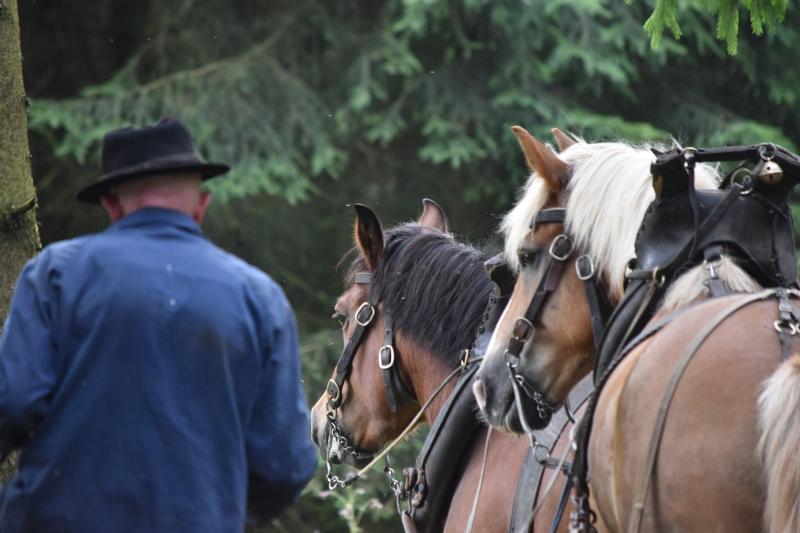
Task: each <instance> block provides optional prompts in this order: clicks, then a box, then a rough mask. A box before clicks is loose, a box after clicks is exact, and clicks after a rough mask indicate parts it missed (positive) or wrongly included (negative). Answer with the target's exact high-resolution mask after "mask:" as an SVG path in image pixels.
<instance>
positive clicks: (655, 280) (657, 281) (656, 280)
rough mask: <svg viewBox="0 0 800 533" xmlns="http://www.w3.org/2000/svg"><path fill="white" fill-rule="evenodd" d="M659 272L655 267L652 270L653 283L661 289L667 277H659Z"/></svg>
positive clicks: (662, 275)
mask: <svg viewBox="0 0 800 533" xmlns="http://www.w3.org/2000/svg"><path fill="white" fill-rule="evenodd" d="M660 270H661V269H660V268H658V267H655V268H654V269H653V283H655V284H656V285H658V286H659V287H663V286H664V283H666V282H667V276H665V275H664V274H661V276H659V271H660Z"/></svg>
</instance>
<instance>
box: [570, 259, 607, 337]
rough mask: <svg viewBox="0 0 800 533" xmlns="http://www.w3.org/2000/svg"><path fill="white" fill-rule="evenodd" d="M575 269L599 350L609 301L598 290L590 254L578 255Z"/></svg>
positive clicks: (602, 292)
mask: <svg viewBox="0 0 800 533" xmlns="http://www.w3.org/2000/svg"><path fill="white" fill-rule="evenodd" d="M575 270H576V271H577V273H578V278H579V279H580V280H581V281H582V282H583V288H584V291H585V292H586V300H587V302H588V303H589V314H590V317H591V321H592V337H593V338H594V347H595V348H596V349H597V350H599V349H600V343H601V341H602V339H603V333H604V332H605V327H606V320H607V319H608V316H609V315H610V313H611V309H612V307H611V303H610V302H609V301H608V297H607V296H606V292H605V291H603V290H598V286H597V272H596V270H595V266H594V261H592V258H591V256H589V255H585V254H584V255H582V256H580V257H578V259H577V260H576V261H575Z"/></svg>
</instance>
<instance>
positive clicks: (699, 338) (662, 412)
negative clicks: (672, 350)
mask: <svg viewBox="0 0 800 533" xmlns="http://www.w3.org/2000/svg"><path fill="white" fill-rule="evenodd" d="M775 294H776V291H775V290H773V289H769V290H766V291H762V292H759V293H756V294H753V295H751V296H749V297H747V298H745V299H743V300H738V301H736V302H734V303H733V304H732V305H729V306H728V307H726V308H725V309H723V310H722V311H721V312H720V313H718V314H717V316H716V317H714V319H713V320H711V321H710V322H708V323H707V324H706V326H705V327H704V328H703V329H702V330H700V332H699V333H698V334H697V335H695V336H694V338H693V339H692V342H691V343H689V345H688V346H687V347H686V349H685V350H684V352H683V355H681V358H680V359H679V360H678V363H677V364H676V365H675V369H674V370H673V372H672V376H671V377H670V380H669V382H668V383H667V388H666V390H665V391H664V396H663V397H662V399H661V405H659V408H658V414H657V416H656V421H655V426H654V428H653V433H652V436H651V439H650V447H649V448H648V450H647V459H646V461H645V470H644V477H643V478H642V480H641V484H640V486H639V490H638V491H637V493H636V494H637V496H636V499H635V500H634V501H635V503H634V504H633V518H632V522H631V524H630V527H629V529H628V531H630V532H632V533H638V532H639V531H640V530H641V527H642V517H643V515H644V505H645V500H646V499H647V495H648V493H649V491H650V482H651V480H652V477H653V467H654V466H655V462H656V457H657V455H658V449H659V446H660V444H661V437H662V435H663V434H664V426H665V424H666V420H667V413H668V411H669V407H670V404H671V403H672V399H673V397H674V396H675V391H676V390H677V388H678V383H679V382H680V380H681V378H682V377H683V374H684V372H685V371H686V368H687V367H688V366H689V363H690V362H691V360H692V358H693V357H694V355H695V354H696V353H697V351H698V350H699V349H700V346H702V344H703V343H704V342H705V341H706V339H707V338H708V337H709V336H710V335H711V334H712V333H713V332H714V330H715V329H717V327H719V326H720V324H722V323H723V322H725V321H726V320H727V319H728V318H730V317H731V316H732V315H733V314H734V313H736V312H737V311H739V310H741V309H742V308H744V307H746V306H748V305H750V304H752V303H755V302H759V301H761V300H765V299H766V298H769V297H770V296H774V295H775Z"/></svg>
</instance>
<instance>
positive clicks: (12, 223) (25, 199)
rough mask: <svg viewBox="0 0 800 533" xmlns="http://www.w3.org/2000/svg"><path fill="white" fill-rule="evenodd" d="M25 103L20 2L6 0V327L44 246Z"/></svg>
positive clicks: (1, 78)
mask: <svg viewBox="0 0 800 533" xmlns="http://www.w3.org/2000/svg"><path fill="white" fill-rule="evenodd" d="M25 102H26V98H25V87H24V85H23V83H22V52H21V49H20V40H19V9H18V6H17V0H0V328H2V324H3V322H4V321H5V317H6V313H7V312H8V305H9V303H10V301H11V294H12V292H13V290H14V283H15V281H16V279H17V276H18V275H19V271H20V270H21V269H22V266H23V265H24V264H25V262H26V261H27V260H28V259H30V258H31V257H32V256H33V255H34V254H35V253H36V251H37V250H38V249H39V247H40V242H39V230H38V227H37V225H36V212H35V211H36V210H35V204H36V189H35V188H34V186H33V176H32V175H31V165H30V155H29V154H30V151H29V149H28V117H27V115H26V112H25V108H26V104H25Z"/></svg>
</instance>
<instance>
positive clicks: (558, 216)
mask: <svg viewBox="0 0 800 533" xmlns="http://www.w3.org/2000/svg"><path fill="white" fill-rule="evenodd" d="M566 218H567V210H566V209H565V208H563V207H552V208H550V209H542V210H541V211H539V212H538V213H536V217H535V218H534V219H533V223H532V224H531V227H532V228H533V227H535V226H536V225H537V224H552V223H563V222H564V220H566Z"/></svg>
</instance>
